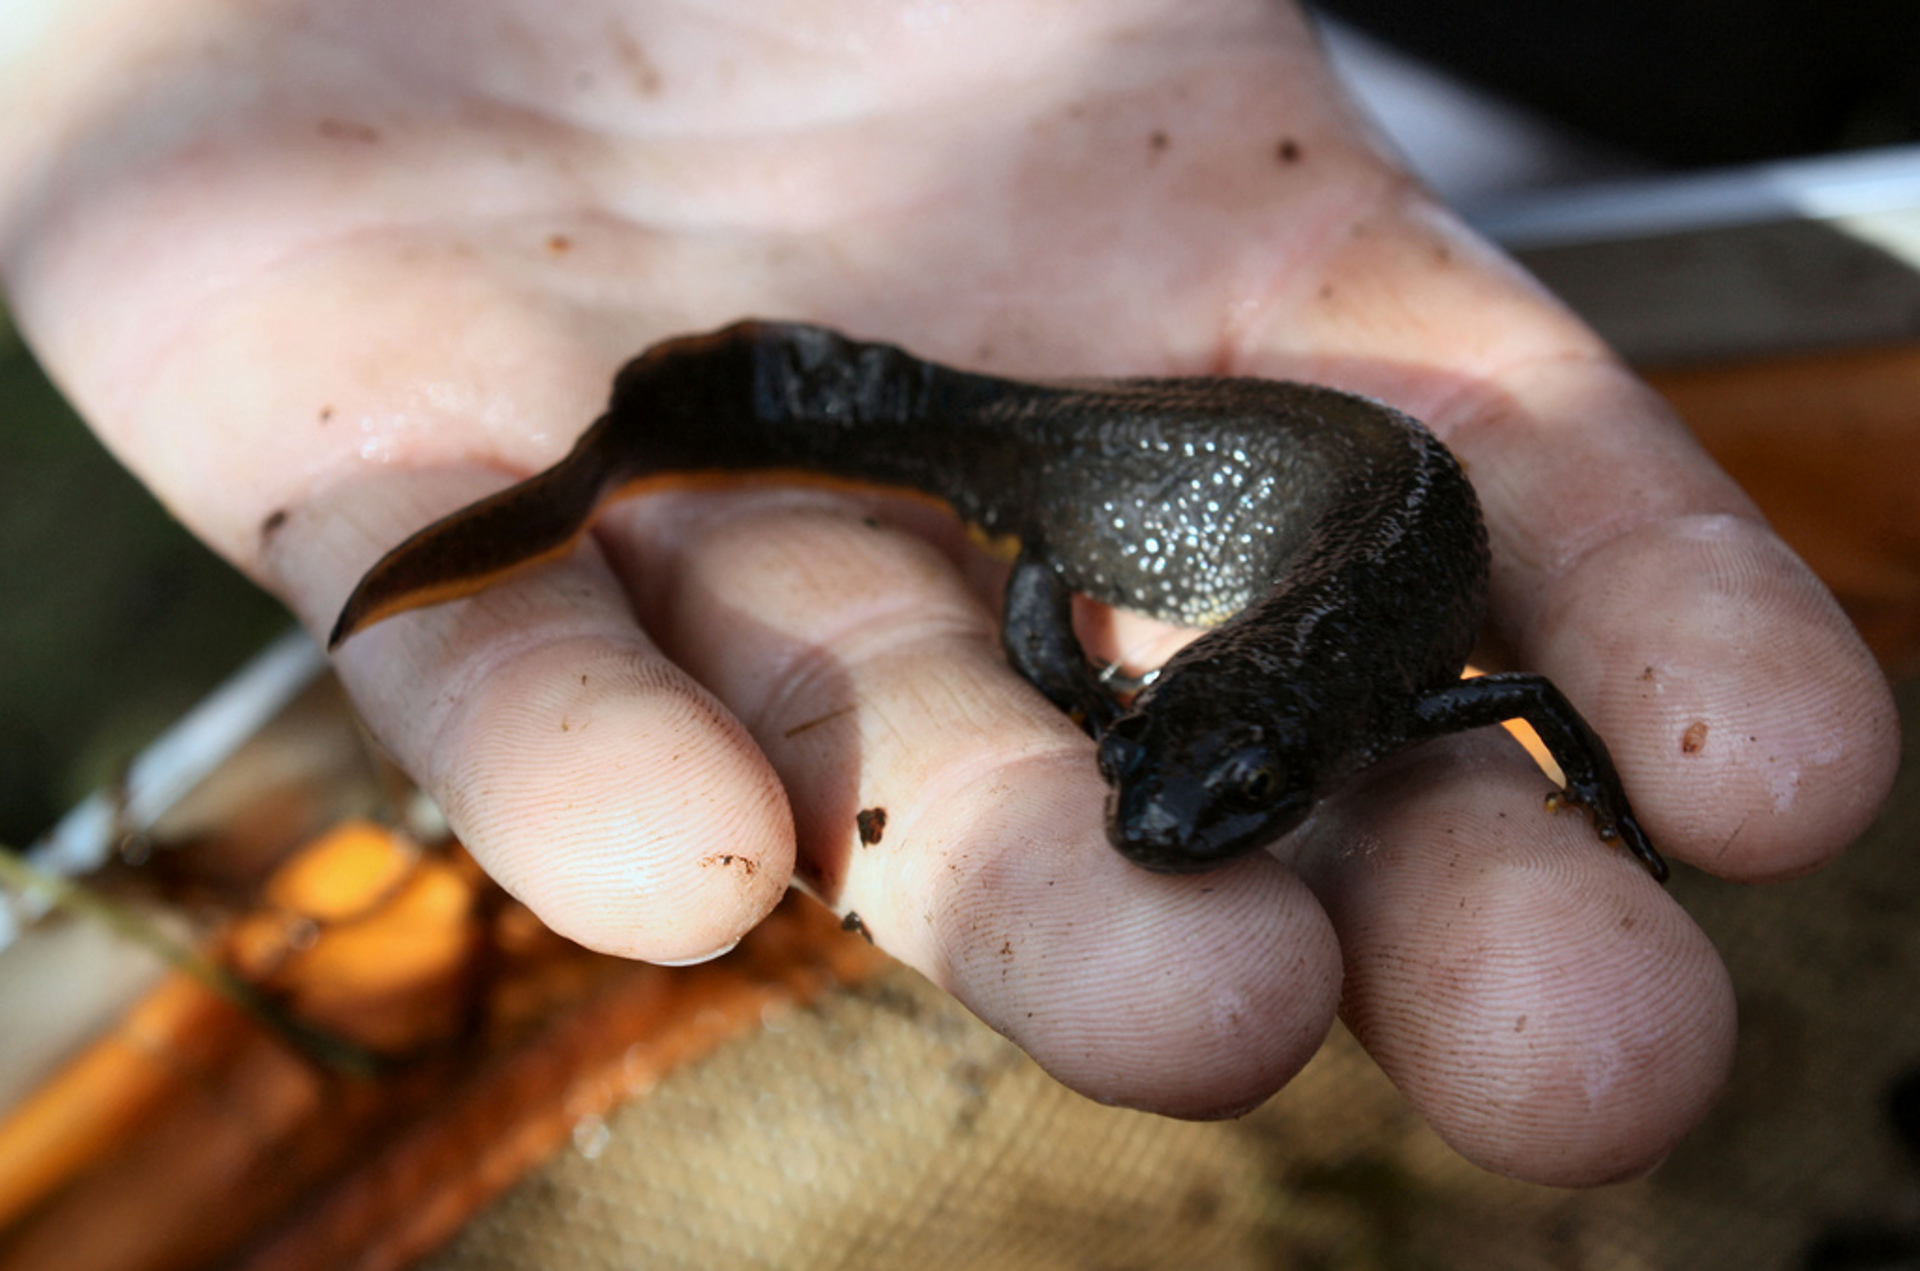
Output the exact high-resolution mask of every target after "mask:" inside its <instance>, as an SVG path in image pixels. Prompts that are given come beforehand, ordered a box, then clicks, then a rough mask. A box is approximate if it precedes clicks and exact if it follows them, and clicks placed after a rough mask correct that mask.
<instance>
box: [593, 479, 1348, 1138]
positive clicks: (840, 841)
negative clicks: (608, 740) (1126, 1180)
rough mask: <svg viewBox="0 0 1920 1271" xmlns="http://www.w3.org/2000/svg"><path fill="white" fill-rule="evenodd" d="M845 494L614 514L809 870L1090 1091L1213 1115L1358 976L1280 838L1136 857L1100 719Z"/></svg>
mask: <svg viewBox="0 0 1920 1271" xmlns="http://www.w3.org/2000/svg"><path fill="white" fill-rule="evenodd" d="M825 497H826V496H820V495H801V494H784V495H777V494H754V495H730V496H725V497H723V498H721V499H720V500H718V501H716V502H710V503H709V504H708V506H709V507H710V508H711V507H718V508H723V509H724V514H721V513H715V514H713V515H711V516H709V517H706V518H704V519H702V518H689V517H688V516H687V515H686V514H685V513H684V512H683V511H677V512H675V513H673V514H672V515H671V516H669V515H668V514H667V513H666V512H665V511H664V510H663V507H664V505H661V504H658V503H653V504H651V505H650V509H636V510H633V511H628V512H625V513H624V515H625V516H626V517H627V520H626V521H625V522H624V523H623V524H621V525H620V526H619V529H618V530H617V531H616V533H617V534H618V535H620V536H624V535H626V534H629V533H630V534H632V535H633V536H634V541H635V542H636V543H641V544H644V545H645V546H644V548H643V549H641V550H639V551H636V553H635V555H634V556H633V557H632V558H631V559H630V560H623V567H635V568H637V567H638V566H639V564H641V563H642V562H647V563H651V564H652V565H653V566H654V567H655V570H656V579H657V578H659V577H664V578H665V580H666V581H665V584H664V587H663V588H662V589H661V590H660V591H659V592H658V593H656V594H655V596H654V598H653V599H652V600H650V602H649V605H648V610H647V612H648V617H649V622H650V625H651V626H652V627H653V629H654V630H655V631H656V633H657V635H658V637H659V639H660V640H661V642H662V644H663V645H664V646H665V647H666V648H667V649H668V650H669V651H670V652H672V653H673V654H674V655H675V656H676V658H678V659H679V660H681V661H682V663H683V664H684V665H686V666H687V667H688V668H689V669H690V670H691V671H693V672H694V673H695V674H696V675H697V676H698V677H699V678H700V679H701V680H702V681H703V682H704V683H706V684H708V685H709V686H710V687H711V688H712V689H713V690H714V691H715V693H716V694H717V695H718V696H719V697H720V698H721V699H722V700H723V701H725V702H726V703H727V704H728V705H729V706H730V707H731V708H732V709H733V710H734V712H735V713H736V714H737V715H738V716H739V717H740V718H741V719H742V720H743V721H744V722H745V723H746V724H747V726H748V727H749V728H750V729H751V730H752V731H753V733H754V735H755V736H756V737H757V738H758V739H759V741H760V743H761V745H762V747H763V748H764V749H765V751H766V753H767V755H768V756H769V758H770V759H771V760H772V762H773V764H774V766H775V767H776V768H777V769H778V770H779V772H780V774H781V777H782V778H783V780H784V781H785V783H786V785H787V788H788V790H789V791H790V792H791V796H792V799H793V807H794V815H795V821H796V824H797V826H798V831H799V837H800V851H801V854H802V862H801V865H800V867H799V868H800V873H801V875H802V876H803V877H806V878H807V879H809V880H810V882H811V884H812V886H814V887H815V888H816V889H817V890H818V891H819V892H820V894H822V895H823V896H824V897H825V898H826V899H827V900H828V901H829V902H830V903H832V904H834V905H835V906H836V907H838V908H839V909H841V910H842V911H852V912H856V913H857V914H858V915H859V916H860V919H861V921H862V923H863V925H864V926H865V927H866V929H867V930H868V931H869V932H871V933H872V935H873V936H874V938H875V939H876V940H877V941H878V942H879V943H880V944H881V945H882V946H884V947H885V948H887V949H888V950H889V951H890V952H892V953H894V954H896V955H897V956H899V957H901V958H902V959H904V960H905V961H907V962H908V963H910V964H911V965H913V966H915V967H916V968H918V969H919V970H921V971H922V972H924V973H925V974H926V975H928V976H929V978H931V979H932V980H934V981H935V982H936V983H938V984H940V985H942V986H943V987H945V988H947V989H948V990H950V991H951V992H953V993H954V994H955V995H956V996H957V997H959V998H960V1000H962V1001H963V1002H965V1003H966V1004H967V1005H968V1006H969V1007H970V1008H971V1009H972V1010H973V1011H974V1012H975V1013H977V1014H978V1015H980V1016H981V1017H982V1018H983V1019H985V1020H986V1021H987V1022H988V1023H989V1024H991V1025H992V1026H993V1027H995V1028H996V1029H998V1030H1000V1031H1001V1032H1003V1033H1005V1034H1006V1035H1008V1036H1009V1037H1011V1038H1013V1039H1014V1040H1015V1041H1016V1042H1018V1043H1019V1044H1020V1045H1021V1046H1022V1047H1023V1048H1025V1049H1026V1050H1027V1051H1028V1052H1029V1053H1030V1054H1032V1055H1033V1056H1034V1057H1035V1058H1036V1059H1038V1060H1039V1061H1040V1063H1041V1064H1043V1065H1044V1066H1045V1067H1047V1068H1048V1069H1049V1070H1050V1071H1051V1072H1052V1073H1053V1074H1054V1075H1055V1076H1056V1077H1058V1078H1059V1079H1060V1080H1062V1081H1064V1082H1066V1083H1067V1084H1069V1085H1071V1086H1074V1087H1076V1088H1077V1089H1080V1090H1082V1091H1084V1092H1086V1093H1088V1094H1090V1095H1092V1096H1094V1097H1096V1098H1099V1099H1102V1100H1106V1101H1109V1102H1117V1103H1124V1104H1130V1105H1133V1106H1138V1107H1146V1108H1152V1109H1155V1110H1158V1111H1162V1112H1168V1113H1174V1114H1178V1115H1186V1116H1209V1115H1222V1114H1226V1113H1230V1112H1235V1111H1239V1110H1243V1109H1245V1108H1246V1107H1248V1106H1250V1105H1252V1104H1254V1103H1257V1102H1258V1101H1259V1100H1261V1099H1263V1098H1264V1097H1266V1096H1267V1095H1268V1094H1270V1093H1271V1092H1272V1091H1273V1090H1275V1089H1277V1088H1278V1087H1279V1086H1280V1085H1281V1084H1282V1083H1284V1082H1285V1080H1286V1079H1287V1078H1288V1077H1289V1076H1291V1075H1292V1074H1293V1073H1294V1072H1295V1071H1297V1070H1298V1068H1299V1067H1300V1066H1301V1065H1302V1064H1304V1063H1305V1062H1306V1060H1307V1059H1308V1058H1309V1057H1311V1055H1312V1054H1313V1052H1314V1050H1315V1049H1316V1048H1317V1047H1318V1046H1319V1044H1320V1042H1321V1040H1322V1038H1323V1037H1324V1034H1325V1031H1326V1029H1327V1027H1328V1025H1329V1023H1330V1021H1331V1018H1332V1014H1331V1013H1332V1010H1333V1006H1334V1002H1335V999H1336V996H1337V992H1338V983H1339V954H1338V950H1337V948H1336V946H1335V945H1334V942H1333V940H1332V937H1331V932H1330V930H1329V928H1328V927H1327V924H1326V920H1325V917H1324V915H1322V914H1321V912H1320V910H1319V907H1318V905H1317V904H1316V903H1315V902H1314V900H1313V898H1312V896H1311V895H1310V894H1309V893H1308V892H1307V890H1306V889H1305V888H1304V887H1303V886H1302V885H1301V884H1300V883H1299V882H1298V881H1297V880H1296V879H1295V878H1294V877H1293V876H1292V875H1290V874H1289V873H1288V872H1286V871H1285V870H1283V869H1281V868H1279V867H1278V866H1277V865H1276V864H1275V862H1273V861H1272V860H1271V859H1268V858H1265V857H1261V858H1258V859H1255V860H1250V861H1246V862H1243V863H1242V864H1240V865H1238V866H1236V867H1235V868H1233V869H1229V870H1226V871H1222V872H1220V873H1216V874H1210V875H1207V876H1205V877H1189V878H1167V877H1161V876H1155V875H1152V874H1148V873H1145V872H1143V871H1141V870H1139V869H1136V868H1134V867H1132V866H1130V865H1129V864H1127V863H1126V862H1125V861H1123V860H1122V859H1121V858H1120V857H1119V855H1118V854H1117V853H1116V852H1114V851H1113V849H1112V848H1111V847H1110V846H1108V844H1107V843H1106V841H1105V835H1104V833H1103V831H1102V828H1101V807H1102V804H1103V801H1104V799H1105V790H1104V788H1103V786H1102V784H1101V782H1100V780H1099V777H1098V774H1097V773H1096V771H1095V767H1094V761H1093V753H1092V746H1091V743H1090V742H1088V740H1087V739H1086V738H1085V737H1084V736H1083V735H1082V734H1080V733H1079V732H1078V731H1076V730H1074V729H1073V728H1071V727H1070V726H1069V725H1068V724H1067V722H1066V721H1065V719H1064V718H1063V717H1062V716H1061V715H1060V714H1059V713H1058V712H1057V711H1055V710H1054V709H1053V708H1052V707H1051V706H1049V705H1048V704H1047V703H1046V702H1045V701H1044V700H1043V699H1042V698H1041V697H1040V696H1039V694H1038V693H1037V692H1035V691H1034V690H1033V689H1032V688H1031V687H1030V686H1028V685H1027V684H1025V683H1024V682H1023V681H1021V680H1019V679H1018V678H1017V677H1015V676H1014V675H1013V674H1012V673H1011V672H1010V671H1009V670H1008V669H1007V667H1006V665H1005V663H1004V662H1003V660H1002V659H1001V657H1000V654H999V650H998V637H997V635H996V633H995V629H994V625H993V622H992V620H991V618H990V615H989V613H988V610H987V608H986V606H985V605H984V604H983V603H982V601H981V599H980V597H979V596H978V595H977V594H976V593H975V592H974V591H972V590H971V589H969V588H968V587H967V586H965V585H964V584H963V582H962V581H961V579H960V577H959V575H958V574H957V573H956V571H955V570H954V569H953V568H952V566H951V565H950V564H949V562H948V560H947V559H946V558H945V557H943V556H942V555H941V554H940V553H939V552H938V551H936V550H934V549H933V548H931V547H929V546H928V545H927V544H926V543H925V542H924V541H922V540H921V539H920V538H919V537H917V536H915V535H910V534H906V533H903V532H901V531H900V530H898V529H896V528H894V527H893V526H891V525H890V524H888V522H887V520H886V519H884V518H886V517H887V516H888V515H889V513H888V512H887V511H886V510H885V508H886V507H887V506H888V505H883V504H869V505H866V506H865V509H864V511H865V514H866V519H863V516H862V510H861V509H860V508H858V507H855V508H850V507H849V506H848V505H847V504H845V503H844V502H841V501H839V499H838V496H835V498H834V500H833V501H830V502H821V500H822V499H823V498H825ZM617 515H620V514H617ZM649 518H654V519H656V520H657V521H667V522H670V523H671V524H672V526H673V527H674V528H673V529H672V530H667V529H665V528H660V527H659V526H658V525H656V526H655V527H653V528H649V526H648V524H647V521H648V520H649ZM695 523H698V524H699V525H700V526H701V528H700V529H699V530H698V532H690V531H689V530H688V528H687V527H688V526H689V525H690V524H695ZM636 587H637V588H638V589H639V590H641V591H643V592H644V591H645V588H644V587H639V584H638V583H637V581H636ZM723 630H724V631H729V632H733V633H735V635H734V637H733V638H732V639H730V640H729V642H728V644H727V645H726V647H724V648H723V647H722V646H721V645H720V644H718V643H717V642H716V641H715V640H714V635H713V633H715V632H717V631H723ZM756 644H757V647H755V646H756ZM875 810H882V811H884V813H885V819H884V826H883V827H881V828H880V829H878V830H875V829H874V828H873V825H874V822H873V819H872V817H871V816H869V818H868V821H867V829H868V832H867V833H866V834H865V836H864V840H865V841H863V835H862V830H861V825H860V818H859V814H860V813H861V812H863V811H865V812H868V813H872V812H873V811H875Z"/></svg>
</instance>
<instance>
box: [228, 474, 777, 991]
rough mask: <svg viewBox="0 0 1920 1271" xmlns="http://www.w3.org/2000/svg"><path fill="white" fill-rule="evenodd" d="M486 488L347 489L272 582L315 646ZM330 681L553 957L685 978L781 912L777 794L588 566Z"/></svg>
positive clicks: (478, 600)
mask: <svg viewBox="0 0 1920 1271" xmlns="http://www.w3.org/2000/svg"><path fill="white" fill-rule="evenodd" d="M499 484H500V480H499V478H498V477H497V476H494V475H491V474H482V473H475V472H472V471H462V472H438V473H413V474H408V475H404V476H400V477H396V478H394V479H391V480H386V481H376V480H366V479H362V480H359V481H357V482H356V483H355V484H354V485H352V487H351V488H348V489H343V490H338V491H336V492H334V493H333V494H331V495H329V496H326V497H325V498H324V499H323V500H321V501H316V502H313V503H309V504H306V505H304V506H300V507H297V508H295V509H294V510H293V511H292V512H291V513H290V515H289V516H288V517H287V518H286V520H285V522H284V523H283V524H281V525H280V526H279V528H278V529H277V531H276V532H275V535H274V537H273V540H272V541H271V542H270V543H269V544H268V545H267V548H266V551H265V553H264V560H265V565H266V567H267V568H268V569H269V570H270V571H271V572H272V574H273V575H274V577H275V578H276V580H277V581H278V583H279V585H280V586H281V587H282V588H283V590H284V592H285V594H287V595H289V596H290V597H292V598H293V600H294V602H295V604H296V606H297V607H298V608H299V610H300V612H301V616H302V618H303V619H304V620H305V621H306V622H307V624H308V626H309V628H310V629H312V630H314V631H316V632H318V631H324V630H326V629H327V626H328V624H329V623H330V622H331V621H332V619H333V616H334V613H333V611H334V610H335V609H336V608H337V607H338V605H339V603H340V602H341V601H342V600H343V599H344V598H345V596H346V594H347V592H348V590H349V589H350V588H351V587H352V585H353V583H354V581H355V580H356V579H357V578H358V577H359V575H360V573H361V572H362V571H364V569H365V568H366V567H367V566H368V565H370V564H371V563H372V562H373V561H374V560H375V559H376V558H377V557H378V556H379V554H380V553H381V552H382V551H384V550H385V549H386V548H387V547H390V546H391V545H392V544H393V543H394V542H396V541H398V540H399V539H400V538H401V537H403V536H404V535H405V534H406V533H408V532H411V531H412V530H414V529H417V528H418V527H419V526H420V525H421V524H423V523H425V522H426V521H428V520H431V519H432V518H433V517H434V516H435V515H437V514H439V513H443V512H446V511H449V510H451V509H452V508H454V507H457V506H460V505H461V504H464V503H466V502H468V501H469V500H471V499H472V498H474V497H476V496H478V495H480V494H483V493H487V492H490V491H491V490H492V489H494V488H497V487H498V486H499ZM722 634H723V635H724V633H722ZM336 661H337V665H338V667H339V671H340V674H341V677H342V679H343V680H344V681H345V683H346V685H347V687H348V690H349V691H350V692H351V693H352V695H353V697H354V700H355V703H356V705H358V707H359V709H360V713H361V716H362V718H363V719H364V720H365V721H366V723H367V726H368V727H369V729H370V730H371V731H372V732H373V734H374V736H375V737H376V738H378V739H379V741H380V742H381V744H382V745H384V746H385V747H386V748H387V749H388V750H389V751H390V752H391V753H392V754H393V756H394V758H395V759H396V760H398V761H399V763H400V764H401V765H402V766H403V767H405V768H406V769H407V770H408V771H409V772H411V773H412V774H413V775H414V776H415V778H416V779H417V780H419V781H420V783H421V785H422V786H423V787H424V788H425V789H426V790H427V791H428V792H429V793H430V794H432V795H433V796H434V797H435V798H436V799H437V800H438V801H439V803H440V806H441V807H442V808H443V809H444V810H445V812H446V814H447V818H448V821H449V822H450V824H451V825H452V827H453V829H454V831H455V833H456V834H458V835H459V837H460V839H461V841H462V842H463V843H465V844H466V846H467V847H468V848H469V849H470V850H471V851H472V852H473V853H474V855H475V857H476V858H478V859H479V860H480V862H481V863H482V864H483V865H484V866H485V867H486V869H487V871H488V872H489V873H490V874H492V875H493V877H494V878H496V879H498V880H499V881H500V882H501V883H502V884H503V885H504V886H505V887H506V888H507V889H508V890H509V891H511V892H513V893H514V894H515V895H516V896H518V897H520V898H521V899H522V900H524V901H526V903H527V904H528V905H530V906H531V907H532V908H533V910H534V911H535V912H536V913H538V914H539V915H540V916H541V918H543V919H544V920H545V921H546V922H547V923H548V924H549V925H551V926H552V927H553V928H554V929H555V930H557V931H559V932H561V933H562V934H563V935H566V936H568V937H570V938H572V939H574V940H577V941H579V942H580V943H582V944H585V945H588V946H589V947H592V948H595V949H600V950H604V951H606V952H610V953H618V954H622V955H625V956H629V957H637V958H643V959H647V960H650V961H657V962H684V961H690V960H698V959H701V958H705V957H710V956H712V955H714V954H715V953H718V952H721V951H724V950H725V949H727V948H729V947H731V946H732V945H733V944H734V943H735V942H737V941H738V940H739V939H740V937H741V936H742V935H744V934H745V933H746V932H747V931H748V930H749V929H750V928H752V927H753V925H754V924H755V923H757V922H758V921H759V920H760V919H761V918H763V917H764V916H765V915H766V913H767V912H768V911H769V910H770V909H771V908H772V907H773V905H774V904H775V903H776V902H777V901H778V900H779V898H780V896H781V894H782V892H783V891H784V890H785V888H786V884H787V880H788V878H789V876H790V874H791V870H792V862H793V831H792V824H791V819H790V816H789V813H788V810H787V805H786V800H785V798H784V796H783V794H782V792H781V790H780V786H779V780H778V778H777V777H776V776H775V775H774V773H773V771H772V770H771V769H770V768H769V767H768V766H767V764H766V761H765V760H764V759H763V758H762V757H761V755H760V752H759V750H758V748H757V747H756V746H755V745H754V744H753V741H752V739H751V738H750V737H748V736H747V734H746V732H745V730H744V729H742V728H741V727H740V725H739V723H738V722H737V721H735V720H734V718H733V717H732V716H731V715H730V714H728V712H727V711H726V709H725V708H724V707H722V706H721V705H720V704H719V703H718V702H716V701H715V700H714V698H713V697H712V695H711V694H709V693H708V692H706V691H705V690H704V689H702V688H701V687H700V686H699V685H698V684H696V683H695V682H694V681H693V680H691V679H690V678H689V677H688V676H687V675H686V674H685V673H684V672H682V671H681V670H679V669H678V668H677V667H675V666H674V665H673V664H672V663H671V662H669V661H668V660H667V659H666V658H665V657H664V656H663V655H662V654H661V653H660V652H659V650H658V649H657V648H655V647H654V645H653V644H652V642H651V641H649V640H648V639H647V638H646V636H645V635H644V634H643V633H642V632H641V631H640V629H639V627H638V625H637V624H636V623H635V621H634V618H633V615H632V611H631V608H630V606H629V603H628V601H627V599H626V597H625V595H624V594H623V593H622V591H621V589H620V585H619V583H618V581H617V580H616V579H615V578H614V576H613V575H612V573H611V572H610V571H609V570H608V569H607V568H606V566H605V563H604V561H602V560H601V559H600V557H599V554H598V552H597V551H596V550H595V549H593V548H592V547H591V546H589V547H587V548H583V549H582V550H580V551H576V552H575V553H574V554H573V555H571V556H569V557H568V558H566V559H564V560H562V561H559V562H556V563H553V564H550V565H546V566H542V567H539V568H537V569H535V570H532V571H529V572H528V573H527V574H525V575H522V576H520V577H517V578H513V579H510V580H508V581H506V582H503V583H501V584H499V585H497V586H494V587H492V588H490V589H488V590H487V591H486V592H484V593H482V594H480V595H479V596H476V597H474V598H472V599H469V600H463V601H457V602H454V603H452V604H448V605H444V606H440V607H438V608H434V609H429V610H422V611H418V612H416V613H411V614H406V615H402V616H400V617H397V618H394V619H392V620H390V621H388V622H385V623H382V624H380V625H378V626H376V627H373V628H370V629H368V630H366V631H364V632H362V633H361V634H359V635H358V636H356V637H354V638H353V639H352V640H350V641H348V642H347V643H346V644H345V645H343V646H342V648H341V649H340V650H339V652H338V654H337V658H336Z"/></svg>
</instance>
